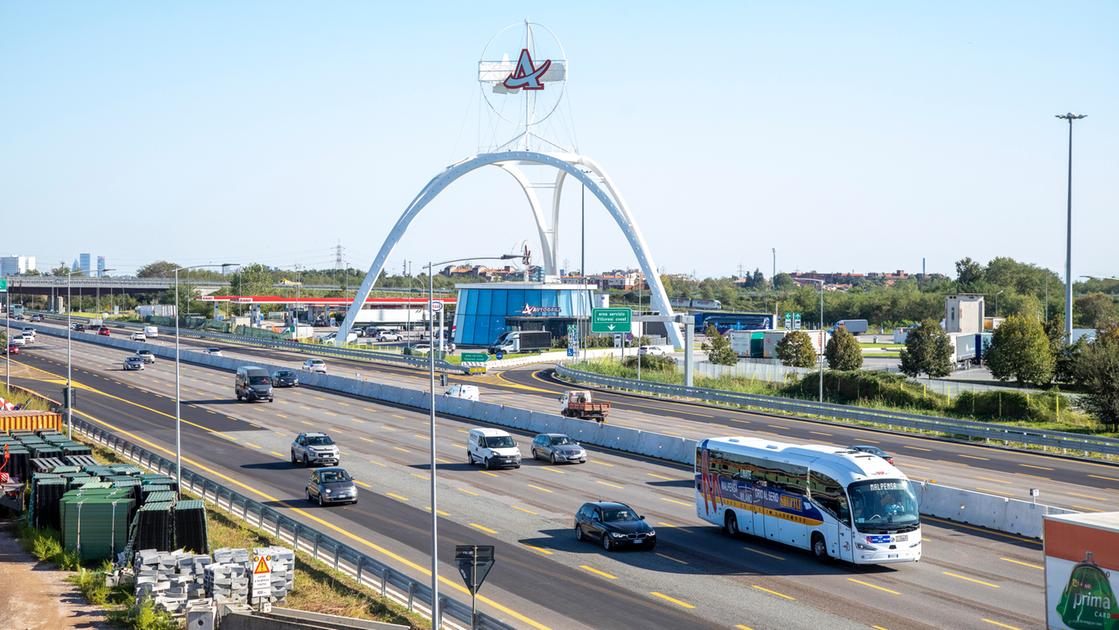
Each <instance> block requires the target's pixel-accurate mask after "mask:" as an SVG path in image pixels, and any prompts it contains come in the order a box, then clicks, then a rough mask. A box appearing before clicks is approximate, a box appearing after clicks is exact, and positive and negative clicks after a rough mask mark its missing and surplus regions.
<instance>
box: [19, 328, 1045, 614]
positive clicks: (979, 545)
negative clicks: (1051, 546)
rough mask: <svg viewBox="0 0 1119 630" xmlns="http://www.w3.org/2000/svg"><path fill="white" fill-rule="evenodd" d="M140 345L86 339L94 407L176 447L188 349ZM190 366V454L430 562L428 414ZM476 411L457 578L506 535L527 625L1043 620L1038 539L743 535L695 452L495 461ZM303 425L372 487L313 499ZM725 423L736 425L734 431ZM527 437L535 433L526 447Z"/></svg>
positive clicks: (80, 354)
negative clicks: (255, 392)
mask: <svg viewBox="0 0 1119 630" xmlns="http://www.w3.org/2000/svg"><path fill="white" fill-rule="evenodd" d="M226 347H228V346H226ZM240 352H245V353H248V354H250V355H251V353H252V352H256V350H255V349H253V350H238V353H240ZM268 352H271V351H268ZM123 354H124V353H122V352H121V351H119V350H114V349H110V348H105V347H102V346H97V345H94V344H89V343H83V342H75V344H74V364H75V379H76V380H77V381H78V382H79V383H82V384H83V385H84V386H87V387H88V388H89V389H86V388H84V387H83V388H82V389H83V391H79V393H78V404H77V409H78V410H79V412H80V413H81V414H83V415H86V416H88V417H91V418H92V419H94V421H96V422H100V423H101V424H103V425H104V426H106V427H107V428H109V429H110V430H113V431H116V432H118V433H122V434H125V435H129V434H130V437H131V438H132V439H136V440H138V441H139V440H143V441H145V442H147V443H148V445H149V447H151V448H156V449H161V450H163V452H164V453H165V454H166V452H167V450H169V449H170V448H171V445H172V444H173V442H174V437H173V422H172V419H171V417H170V414H171V413H173V402H174V401H173V399H172V398H170V397H169V396H171V395H173V391H174V380H173V378H174V372H173V366H172V365H170V364H169V363H168V362H165V361H159V362H158V363H157V364H156V365H154V366H149V369H147V370H145V371H144V372H140V373H137V372H128V373H126V372H122V371H121V369H120V361H121V359H122V358H123ZM230 356H233V355H232V354H231V355H230ZM262 358H263V357H262ZM287 361H288V362H295V363H298V361H295V360H294V359H293V358H292V357H288V358H287ZM277 362H278V361H277ZM14 365H15V366H16V367H17V373H16V374H15V377H14V380H15V382H16V383H18V384H22V385H26V386H29V387H31V388H33V389H37V390H39V391H43V392H44V393H47V394H51V395H53V396H55V397H57V392H58V390H59V388H60V384H61V381H62V378H64V376H63V375H64V374H65V340H62V339H58V338H53V337H49V336H46V335H41V336H40V337H39V340H38V342H37V343H36V344H34V345H33V346H31V347H30V348H29V349H28V351H27V353H26V354H24V355H21V356H20V357H18V358H16V360H15V362H14ZM331 365H332V366H333V365H335V362H334V361H331ZM362 367H363V368H365V369H366V370H367V371H368V372H370V373H374V372H376V373H382V374H385V373H389V374H392V378H408V379H413V380H412V381H411V383H412V386H413V387H415V386H416V382H417V381H416V380H415V377H414V376H412V375H407V376H404V375H401V374H397V373H394V372H392V370H388V369H384V368H383V366H364V365H363V366H362ZM347 369H348V368H347ZM339 372H340V370H335V373H339ZM526 374H527V377H526V378H528V379H530V380H532V381H533V382H535V383H536V385H532V386H529V385H527V384H524V383H518V382H517V381H516V380H511V381H510V382H509V383H508V384H501V383H500V382H498V381H497V380H496V379H494V382H493V384H491V385H489V386H487V387H486V394H485V395H486V396H487V397H488V396H490V395H491V394H492V395H494V396H510V397H513V398H515V399H517V400H521V401H538V402H542V403H544V402H548V401H549V400H551V401H552V402H553V403H554V398H552V396H553V394H550V393H547V395H545V393H546V392H547V389H546V383H540V382H538V381H536V380H535V378H534V377H533V376H532V374H531V373H526ZM509 378H511V379H519V378H521V377H520V376H518V375H511V376H510V377H509ZM183 382H184V390H183V394H184V402H185V404H184V418H185V419H186V420H188V421H189V424H184V434H183V435H184V445H185V447H184V450H185V455H186V457H187V458H188V460H187V465H188V466H193V467H194V468H195V469H198V470H200V472H203V473H205V474H209V475H212V476H215V477H217V480H219V481H223V482H224V483H229V484H232V485H235V486H237V487H239V488H240V489H241V490H242V491H245V492H246V493H248V494H250V495H252V496H255V497H256V498H259V499H261V500H264V501H269V502H271V503H272V504H273V505H275V506H277V507H278V508H280V509H283V510H285V511H288V512H290V515H291V516H292V517H293V518H297V519H300V520H303V521H305V522H309V523H313V524H317V525H319V526H321V527H324V528H327V529H329V530H331V531H332V532H333V533H334V534H340V535H342V536H345V537H348V538H349V539H350V540H351V541H353V542H354V543H356V546H358V547H360V548H362V549H363V550H365V551H366V552H367V553H370V554H371V555H378V557H381V558H382V559H383V560H385V561H387V562H389V563H390V564H392V565H393V566H396V567H397V568H399V569H400V570H401V571H405V572H408V573H410V574H413V575H415V576H416V577H423V575H424V574H423V567H424V566H426V564H427V557H426V553H427V549H428V538H427V531H428V530H427V527H428V521H429V514H428V513H427V512H426V511H425V510H424V506H425V505H426V502H427V496H428V490H427V484H428V477H427V466H426V464H425V462H426V459H427V447H428V443H427V436H426V427H427V421H426V415H425V414H423V413H422V412H421V413H417V412H415V411H411V410H406V409H399V408H395V407H391V406H386V405H381V404H377V403H373V402H371V401H364V400H358V399H354V398H349V397H344V396H338V395H333V394H328V393H325V392H318V391H314V390H309V389H305V388H298V389H287V390H277V392H276V397H277V402H276V403H274V404H271V405H269V404H255V405H254V404H239V403H237V402H236V401H235V400H234V399H233V397H232V375H231V374H229V373H225V372H220V371H217V370H211V369H207V368H201V367H197V366H190V365H187V364H184V366H183ZM524 387H533V388H534V390H527V389H523V388H524ZM535 390H542V391H535ZM526 393H530V394H532V395H531V396H526V395H525V394H526ZM619 404H620V405H624V404H634V405H647V404H648V402H647V401H640V400H636V401H633V400H631V401H628V402H627V403H619ZM667 404H671V403H667ZM678 406H679V407H685V406H684V405H678ZM693 410H694V411H695V412H697V413H708V412H706V411H703V408H693ZM728 413H733V412H728ZM678 415H680V416H681V417H675V418H674V417H670V414H669V413H667V412H664V411H660V412H650V411H648V410H643V411H635V412H629V411H628V410H624V409H623V410H621V413H619V414H618V419H619V421H625V422H631V421H632V422H636V421H639V420H640V419H644V418H646V417H652V418H657V419H660V421H661V422H669V421H675V422H678V423H685V424H681V425H680V426H684V427H690V426H691V425H689V424H686V423H698V422H700V421H697V420H691V419H688V418H687V417H685V414H683V413H680V414H678ZM708 415H714V413H713V412H711V413H708ZM706 420H707V421H708V425H709V427H710V420H711V419H710V418H708V419H706ZM774 422H776V421H774ZM787 422H789V424H790V426H800V425H802V424H803V423H799V422H797V421H795V420H789V421H787ZM468 426H469V425H467V424H465V423H463V422H460V421H456V420H453V419H440V421H439V422H438V427H437V430H438V432H439V439H438V444H437V454H438V456H439V457H440V460H439V461H440V463H441V465H440V468H439V470H440V497H441V501H440V506H439V509H440V516H441V517H442V518H441V522H440V527H441V530H440V531H441V550H440V558H441V564H442V568H441V573H442V575H443V576H445V577H446V578H447V580H446V581H445V582H444V584H445V586H444V588H445V589H446V590H447V591H450V590H451V589H453V588H454V586H452V585H457V580H458V576H457V573H456V572H455V570H454V568H453V567H452V566H451V565H450V564H449V563H448V560H450V559H451V558H452V557H453V545H454V544H460V543H465V542H475V543H482V544H486V543H490V544H495V545H497V547H498V551H497V558H498V563H497V565H496V566H495V568H494V570H493V573H492V574H491V576H490V578H489V581H487V583H486V585H485V586H484V587H483V590H482V595H484V596H485V600H484V601H482V602H481V608H482V609H483V610H485V611H486V612H488V613H490V614H493V615H495V616H498V617H501V618H504V619H506V620H507V621H510V622H511V623H514V624H515V625H517V626H519V627H537V628H539V627H551V628H580V627H585V628H592V627H593V628H632V627H657V628H662V627H663V628H680V627H738V628H819V627H829V628H856V627H864V628H865V627H878V628H887V629H897V628H931V627H953V628H998V627H1002V628H1023V629H1024V628H1033V627H1038V626H1040V625H1042V623H1043V622H1042V619H1043V610H1042V609H1043V597H1042V591H1043V573H1042V570H1041V554H1040V545H1039V544H1037V543H1036V542H1033V541H1026V540H1021V539H1017V538H1015V537H1012V536H1005V535H996V534H990V533H980V532H976V531H973V530H971V529H969V528H966V527H961V526H955V525H951V524H945V523H940V522H926V525H925V528H924V532H925V541H926V546H925V558H924V560H923V561H922V562H921V563H919V564H913V565H904V566H894V567H855V566H851V565H845V564H821V563H817V562H816V561H815V560H813V559H812V558H811V557H810V556H809V555H808V554H806V553H802V552H800V551H798V550H794V549H789V548H786V547H782V546H777V545H771V544H768V543H766V542H764V541H760V540H757V539H750V538H743V539H730V538H728V537H726V536H724V535H723V534H721V533H720V532H719V530H718V529H717V528H714V527H711V526H708V525H706V524H703V523H701V522H700V521H698V519H697V518H696V517H695V508H694V500H693V497H692V490H691V482H690V476H691V473H690V471H689V470H686V469H684V468H682V467H674V466H669V465H665V464H664V463H661V462H657V461H650V460H646V459H643V458H638V457H630V456H625V455H622V454H618V453H614V452H608V451H602V450H598V449H593V448H592V449H591V451H592V453H591V461H590V462H588V463H587V464H585V465H582V466H563V467H553V466H548V465H542V464H540V465H538V464H535V463H533V462H531V461H526V463H525V466H524V467H523V468H521V469H520V470H509V471H484V470H481V469H476V468H471V467H468V466H467V465H465V463H464V461H465V447H464V438H465V435H464V434H465V431H466V430H467V428H468ZM302 430H324V431H327V432H329V433H331V434H332V435H333V436H334V437H335V439H336V440H338V441H339V442H340V443H341V445H342V449H343V458H344V465H346V466H347V467H348V468H350V470H351V472H353V473H354V475H355V477H357V479H358V480H359V481H361V486H362V488H363V494H362V497H361V501H360V502H359V503H358V504H357V505H355V506H346V507H331V508H325V509H320V508H317V507H312V506H310V505H309V504H307V503H306V502H305V501H304V500H303V498H302V487H303V483H304V482H305V480H306V477H307V472H306V471H305V470H302V469H300V468H297V467H294V466H292V465H291V464H290V463H289V462H288V461H287V459H288V457H287V449H288V444H290V441H291V439H292V437H294V435H295V434H296V433H297V432H299V431H302ZM829 430H830V429H829ZM726 431H727V428H726V427H725V426H724V427H723V428H722V429H721V430H720V431H719V432H720V433H725V432H726ZM527 441H528V440H527V439H524V438H521V439H520V442H521V445H522V450H523V451H525V452H527V448H526V446H527ZM929 443H930V444H941V443H939V442H929ZM930 451H931V449H930ZM922 455H927V454H924V453H922ZM907 459H908V457H907ZM930 461H931V460H930ZM1057 461H1064V460H1057ZM902 468H903V469H905V468H906V465H905V463H904V462H903V463H902ZM597 498H610V499H616V500H622V501H626V502H628V503H630V504H631V505H633V506H634V507H636V508H637V509H638V511H640V512H641V513H643V514H645V515H647V516H648V518H649V520H650V521H651V522H653V523H654V525H655V526H656V527H657V529H658V533H659V538H660V539H661V540H660V545H659V546H658V549H657V550H656V552H655V553H648V552H623V553H614V554H609V555H608V554H605V553H604V552H602V551H601V549H599V548H598V547H597V546H593V545H581V544H578V543H576V542H575V541H574V538H573V536H572V533H571V515H572V514H573V513H574V511H575V510H576V509H577V508H578V506H579V505H580V504H581V503H582V502H583V501H585V500H588V499H597ZM685 576H686V578H687V579H681V578H682V577H685ZM455 594H456V595H457V596H459V597H462V593H461V592H457V593H455Z"/></svg>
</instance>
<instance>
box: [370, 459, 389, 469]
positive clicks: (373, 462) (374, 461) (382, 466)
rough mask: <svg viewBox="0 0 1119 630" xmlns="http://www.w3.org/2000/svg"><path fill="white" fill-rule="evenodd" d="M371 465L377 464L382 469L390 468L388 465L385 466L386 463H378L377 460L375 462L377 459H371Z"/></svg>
mask: <svg viewBox="0 0 1119 630" xmlns="http://www.w3.org/2000/svg"><path fill="white" fill-rule="evenodd" d="M369 463H370V464H376V465H378V466H380V467H381V468H388V466H387V465H385V463H384V462H381V461H377V460H375V459H371V460H369Z"/></svg>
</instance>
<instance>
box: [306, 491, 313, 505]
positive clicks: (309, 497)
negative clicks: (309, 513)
mask: <svg viewBox="0 0 1119 630" xmlns="http://www.w3.org/2000/svg"><path fill="white" fill-rule="evenodd" d="M314 502H315V500H314V499H313V498H312V497H311V491H310V490H308V491H307V503H314Z"/></svg>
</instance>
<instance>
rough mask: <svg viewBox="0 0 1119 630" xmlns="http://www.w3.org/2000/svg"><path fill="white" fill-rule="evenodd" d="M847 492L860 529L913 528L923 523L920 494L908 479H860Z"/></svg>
mask: <svg viewBox="0 0 1119 630" xmlns="http://www.w3.org/2000/svg"><path fill="white" fill-rule="evenodd" d="M847 493H848V494H849V495H850V496H851V515H852V516H853V517H854V520H855V529H857V530H859V531H860V532H885V531H910V530H913V529H917V527H918V526H919V525H920V521H921V519H920V516H919V514H918V511H917V495H915V494H914V493H913V488H912V486H910V484H909V481H908V480H906V479H884V480H881V481H857V482H855V483H853V484H851V485H850V486H848V488H847Z"/></svg>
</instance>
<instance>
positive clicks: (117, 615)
mask: <svg viewBox="0 0 1119 630" xmlns="http://www.w3.org/2000/svg"><path fill="white" fill-rule="evenodd" d="M108 618H109V621H111V622H113V623H115V624H117V625H119V626H124V627H125V628H130V629H131V630H178V628H179V622H177V621H175V619H174V617H172V616H171V614H170V613H168V612H167V611H166V610H159V609H157V608H156V607H155V603H153V602H152V600H151V598H148V597H145V598H144V600H143V601H142V602H140V603H138V604H136V605H134V606H132V607H130V608H126V609H124V610H115V611H110V612H109V614H108Z"/></svg>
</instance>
